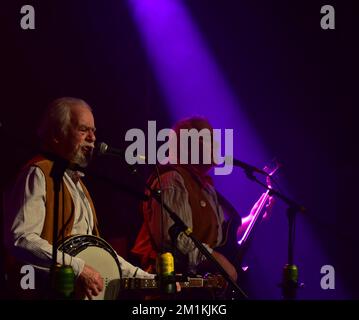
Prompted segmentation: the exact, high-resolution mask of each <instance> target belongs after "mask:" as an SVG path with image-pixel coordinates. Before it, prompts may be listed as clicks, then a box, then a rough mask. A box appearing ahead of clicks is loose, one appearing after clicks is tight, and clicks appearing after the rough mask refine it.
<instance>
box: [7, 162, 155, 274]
mask: <svg viewBox="0 0 359 320" xmlns="http://www.w3.org/2000/svg"><path fill="white" fill-rule="evenodd" d="M63 180H64V182H65V184H66V187H67V188H68V191H69V193H70V195H71V197H72V200H73V202H74V208H75V216H74V224H73V228H72V232H71V235H75V234H89V235H91V234H92V230H93V226H94V221H93V213H92V209H91V206H90V204H89V201H88V199H87V197H86V196H85V193H84V191H83V189H82V187H81V184H80V182H77V183H76V184H75V183H74V182H73V180H72V179H71V178H70V176H69V175H68V173H65V175H64V178H63ZM5 200H6V202H5V208H4V209H5V216H6V218H7V219H6V222H7V226H5V239H6V246H7V247H8V248H9V249H10V250H11V251H12V252H13V254H14V255H15V256H16V257H17V258H18V259H19V260H21V261H24V262H26V263H29V264H32V265H34V267H35V268H37V269H41V270H45V271H49V267H50V266H51V264H52V245H51V244H50V243H49V242H48V241H47V240H45V239H43V238H41V237H40V235H41V232H42V229H43V226H44V222H45V215H46V208H45V201H46V182H45V176H44V173H43V172H42V170H41V169H40V168H38V167H35V166H33V167H30V168H28V169H26V170H24V171H23V172H22V173H21V174H20V176H19V179H18V180H17V182H16V184H15V186H14V188H13V190H12V191H11V192H10V194H9V197H6V199H5ZM64 257H65V264H66V265H71V266H72V268H73V270H74V273H75V275H76V276H78V275H79V274H80V273H81V272H82V270H83V268H84V265H85V261H84V260H82V259H80V258H78V257H72V256H70V255H68V254H65V255H64ZM62 259H63V255H62V252H60V251H58V254H57V261H58V263H59V264H62V262H63V260H62ZM118 259H119V262H120V266H121V271H122V276H123V277H133V276H136V277H137V278H153V277H154V275H152V274H149V273H147V272H145V271H143V270H141V269H139V268H137V267H135V266H133V265H132V264H130V263H128V262H127V261H126V260H124V259H123V258H122V257H120V256H118Z"/></svg>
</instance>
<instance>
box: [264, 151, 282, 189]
mask: <svg viewBox="0 0 359 320" xmlns="http://www.w3.org/2000/svg"><path fill="white" fill-rule="evenodd" d="M281 166H282V164H281V163H280V162H279V161H278V160H277V159H276V158H274V159H273V160H272V161H271V162H270V163H269V164H267V165H265V166H264V168H263V171H264V172H266V173H267V174H268V176H267V178H266V181H267V185H268V187H270V188H271V187H272V181H271V177H272V176H273V175H274V174H275V173H276V172H277V171H278V170H279V168H280V167H281Z"/></svg>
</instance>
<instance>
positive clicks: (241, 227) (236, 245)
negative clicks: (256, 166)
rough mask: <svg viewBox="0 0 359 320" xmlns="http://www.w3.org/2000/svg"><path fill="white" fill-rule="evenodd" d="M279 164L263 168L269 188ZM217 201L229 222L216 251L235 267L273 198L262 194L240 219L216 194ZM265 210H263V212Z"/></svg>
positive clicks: (239, 262)
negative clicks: (247, 213) (266, 174)
mask: <svg viewBox="0 0 359 320" xmlns="http://www.w3.org/2000/svg"><path fill="white" fill-rule="evenodd" d="M280 166H281V165H280V163H278V162H277V161H272V162H271V163H270V164H269V165H267V166H265V167H264V168H263V171H265V172H266V173H268V176H267V177H266V183H267V186H268V187H269V188H271V187H272V180H271V177H272V176H273V175H274V174H275V173H276V172H277V170H278V169H279V168H280ZM217 195H218V200H219V202H220V204H221V205H222V207H223V209H224V210H225V211H226V213H227V214H228V215H229V220H228V222H227V225H226V226H225V228H224V229H225V232H224V241H223V243H222V244H221V246H219V247H217V248H216V250H217V251H219V252H221V253H222V254H224V255H225V256H226V257H227V258H228V259H229V260H230V261H231V262H232V264H234V265H235V266H240V265H241V262H242V258H243V256H244V254H245V252H246V250H247V249H248V246H249V242H250V240H251V238H252V237H253V234H254V230H255V228H256V227H257V226H258V225H259V223H260V221H262V219H263V217H265V216H266V215H267V213H268V212H269V211H270V209H271V206H272V205H273V198H272V197H271V195H270V192H269V190H267V191H266V192H264V193H263V194H262V195H261V196H260V198H259V200H258V201H257V202H256V204H255V205H254V207H253V209H252V210H251V212H250V214H249V215H248V216H247V217H244V218H242V219H241V218H240V215H239V214H238V212H237V211H236V209H235V208H234V207H233V206H232V204H231V203H229V201H228V200H227V199H226V198H225V197H223V196H222V195H221V194H220V193H218V192H217ZM264 209H265V210H264Z"/></svg>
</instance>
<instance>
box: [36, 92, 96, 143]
mask: <svg viewBox="0 0 359 320" xmlns="http://www.w3.org/2000/svg"><path fill="white" fill-rule="evenodd" d="M75 105H83V106H85V107H87V108H89V110H91V108H90V106H89V105H88V104H87V103H86V102H85V101H84V100H81V99H78V98H72V97H63V98H59V99H56V100H54V101H53V102H51V103H50V105H49V106H48V108H47V109H46V111H45V113H44V115H43V118H42V120H41V122H40V125H39V128H38V130H37V134H38V136H39V138H40V140H41V141H42V142H43V143H45V144H47V143H49V142H50V141H51V139H52V138H54V137H55V136H58V135H66V134H67V130H68V128H69V126H70V123H71V109H72V108H73V107H74V106H75ZM91 111H92V110H91Z"/></svg>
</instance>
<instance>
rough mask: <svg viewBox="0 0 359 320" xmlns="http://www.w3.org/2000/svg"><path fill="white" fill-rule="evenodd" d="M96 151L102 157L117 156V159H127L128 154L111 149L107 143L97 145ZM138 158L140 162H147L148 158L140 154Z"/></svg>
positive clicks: (120, 150)
mask: <svg viewBox="0 0 359 320" xmlns="http://www.w3.org/2000/svg"><path fill="white" fill-rule="evenodd" d="M96 151H97V154H98V155H100V156H102V155H110V156H116V157H125V155H126V152H125V151H124V150H122V149H117V148H113V147H110V146H109V145H108V144H107V143H105V142H100V143H97V144H96ZM137 158H138V159H140V160H144V161H146V156H144V155H141V154H139V155H137Z"/></svg>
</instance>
